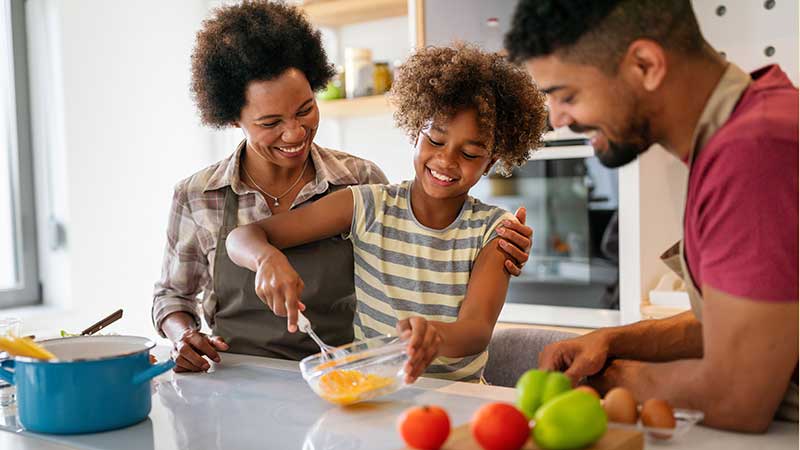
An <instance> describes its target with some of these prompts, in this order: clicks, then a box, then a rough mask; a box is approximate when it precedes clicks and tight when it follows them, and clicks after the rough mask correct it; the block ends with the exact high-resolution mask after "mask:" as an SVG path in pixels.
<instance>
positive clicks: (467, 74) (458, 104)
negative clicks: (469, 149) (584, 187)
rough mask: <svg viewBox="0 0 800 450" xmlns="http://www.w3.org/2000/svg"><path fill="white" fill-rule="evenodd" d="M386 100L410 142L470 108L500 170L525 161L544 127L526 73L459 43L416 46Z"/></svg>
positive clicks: (538, 96)
mask: <svg viewBox="0 0 800 450" xmlns="http://www.w3.org/2000/svg"><path fill="white" fill-rule="evenodd" d="M390 101H391V102H392V104H394V106H395V107H396V108H397V110H396V111H395V113H394V119H395V123H396V124H397V126H398V127H400V128H402V129H403V130H405V131H406V134H407V135H408V136H409V138H410V139H411V141H412V142H414V141H415V140H416V138H417V136H418V135H419V132H420V130H422V129H423V128H424V127H425V126H427V125H428V124H429V123H430V122H431V121H432V120H440V119H446V118H449V117H452V116H453V115H454V114H456V113H457V112H458V111H461V110H463V109H467V108H474V109H475V110H477V112H478V127H479V129H480V130H481V133H485V134H486V136H487V137H488V141H489V144H488V145H489V149H488V150H489V152H490V154H491V155H492V157H494V158H497V159H498V162H499V167H498V172H500V173H505V174H507V173H509V172H510V171H511V169H512V168H513V166H521V165H522V164H524V163H525V162H526V161H527V160H528V158H529V157H530V152H531V151H532V150H533V149H536V148H538V147H539V146H540V145H541V136H542V133H544V131H545V130H546V123H547V111H546V109H545V103H544V95H543V94H542V93H541V92H540V91H539V89H537V87H536V85H535V84H534V82H533V80H532V79H531V77H530V75H528V73H527V72H525V70H524V69H522V68H521V67H518V66H515V65H513V64H511V63H510V62H508V61H507V60H506V59H505V58H504V57H502V56H501V55H499V54H495V53H487V52H484V51H482V50H479V49H477V48H475V47H471V46H468V45H463V44H459V45H457V46H455V47H426V48H422V49H419V50H417V51H416V52H415V53H414V54H413V55H411V56H410V57H409V58H408V60H406V62H405V63H403V64H402V65H401V66H400V67H398V69H397V71H396V73H395V80H394V83H393V86H392V89H391V92H390Z"/></svg>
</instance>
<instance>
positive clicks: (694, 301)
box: [661, 64, 798, 422]
mask: <svg viewBox="0 0 800 450" xmlns="http://www.w3.org/2000/svg"><path fill="white" fill-rule="evenodd" d="M750 81H751V78H750V76H749V75H748V74H746V73H745V72H743V71H742V70H741V69H739V68H738V67H736V66H735V65H733V64H729V65H728V68H727V69H726V71H725V74H724V75H723V77H722V79H721V80H720V84H719V86H717V88H716V89H715V90H714V92H713V93H712V95H711V98H709V100H708V103H707V104H706V105H707V106H706V109H704V110H703V113H702V115H701V116H700V120H699V121H698V127H697V129H696V130H695V139H694V140H693V142H694V150H693V151H691V153H690V155H689V170H690V171H691V168H692V163H693V162H694V159H695V158H696V157H697V153H699V152H700V150H701V149H702V148H703V147H705V145H706V144H707V143H708V141H709V139H710V138H711V136H712V135H713V134H714V133H715V132H716V131H717V130H718V129H719V128H721V127H722V125H724V124H725V122H727V120H728V119H729V118H730V116H731V113H732V112H733V110H734V108H735V107H736V104H737V103H738V102H739V99H740V98H741V96H742V94H743V93H744V91H745V90H746V89H747V86H748V85H749V84H750ZM709 105H711V107H709ZM687 183H688V181H687ZM686 191H687V192H688V185H687V188H686ZM684 197H685V196H684ZM684 250H685V249H684V242H683V239H681V240H680V241H678V242H677V243H675V244H674V245H673V246H672V247H670V248H669V249H668V250H667V251H665V252H664V253H663V254H662V255H661V260H662V261H663V262H664V264H666V265H667V267H669V268H670V269H671V270H672V271H673V272H675V274H677V275H678V276H679V277H681V278H682V279H683V281H684V284H685V285H686V292H687V293H688V294H689V301H690V303H691V306H692V312H693V313H694V316H695V317H696V318H697V320H698V321H700V322H702V321H703V297H702V295H701V293H700V289H698V288H697V286H696V285H695V284H694V280H693V279H692V276H691V274H690V272H689V269H688V266H687V265H686V254H685V251H684ZM797 411H798V389H797V367H795V373H794V375H793V379H792V380H791V381H790V383H789V387H788V388H787V390H786V395H785V396H784V399H783V401H782V402H781V405H780V407H779V408H778V411H777V412H776V414H775V417H776V418H778V419H784V420H791V421H795V422H797V419H798V418H797Z"/></svg>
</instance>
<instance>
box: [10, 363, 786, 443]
mask: <svg viewBox="0 0 800 450" xmlns="http://www.w3.org/2000/svg"><path fill="white" fill-rule="evenodd" d="M159 350H161V352H158V353H161V354H162V355H163V349H159ZM213 370H214V371H213V372H211V373H206V374H175V373H172V372H168V373H167V374H165V375H162V376H161V377H159V378H158V379H157V380H156V382H155V383H154V394H153V409H152V411H151V413H150V416H149V418H148V419H146V420H145V421H143V422H141V423H139V424H137V425H134V426H131V427H128V428H125V429H122V430H116V431H110V432H106V433H96V434H86V435H75V436H61V435H41V434H34V433H28V432H26V431H24V430H17V431H16V432H10V431H11V430H12V429H13V428H14V427H13V425H14V420H13V419H14V416H8V412H7V413H6V417H5V422H4V423H5V424H6V425H5V427H3V426H0V430H5V431H0V449H15V450H63V449H121V450H128V449H130V450H148V449H153V450H156V449H157V450H174V449H192V450H217V449H220V450H221V449H236V450H247V449H267V448H274V449H303V450H320V449H383V448H386V449H401V448H403V443H402V441H401V439H400V437H399V435H398V434H397V432H396V431H395V420H396V419H397V417H398V416H399V415H400V413H401V412H402V411H403V410H405V409H406V408H408V407H410V406H412V405H419V404H426V403H427V404H436V405H440V406H442V407H444V408H445V409H446V410H447V411H448V413H449V414H450V418H451V420H452V422H453V425H454V426H456V425H460V424H463V423H466V422H468V421H469V419H470V417H471V416H472V414H473V412H474V411H475V410H476V409H477V408H478V407H479V406H480V405H482V404H483V403H485V402H486V401H487V400H493V401H497V400H500V401H508V402H513V401H514V390H513V389H509V388H501V387H494V386H480V385H474V384H467V383H453V382H446V381H440V380H433V379H421V380H420V381H418V382H417V383H416V384H414V385H413V386H410V387H407V388H405V389H402V390H400V391H398V392H396V393H394V394H392V395H389V396H386V397H383V398H381V399H377V400H376V401H373V402H369V403H364V404H361V405H356V406H355V407H351V408H339V407H336V406H334V405H331V404H329V403H326V402H325V401H323V400H322V399H320V398H318V397H317V396H316V395H315V394H314V393H313V392H312V391H311V389H310V388H309V387H308V386H307V385H306V383H305V381H304V380H303V379H302V377H301V376H300V373H299V370H298V367H297V363H296V362H292V361H282V360H274V359H268V358H259V357H252V356H244V355H233V354H223V362H222V363H221V364H219V365H216V366H215V367H214V369H213ZM0 423H3V422H2V421H0ZM9 425H11V426H10V427H9ZM665 447H673V448H681V449H697V450H700V449H726V450H737V449H741V450H745V449H747V450H750V449H763V450H766V449H770V450H771V449H797V448H798V427H797V424H796V423H795V424H790V423H782V422H776V423H774V424H773V426H772V428H771V429H770V431H769V432H768V433H767V434H765V435H746V434H738V433H729V432H722V431H717V430H712V429H709V428H705V427H700V426H698V427H695V428H693V429H692V430H690V431H689V433H688V434H687V435H685V436H683V437H682V438H681V439H680V440H679V441H678V442H674V443H671V444H666V445H664V444H659V445H648V448H665Z"/></svg>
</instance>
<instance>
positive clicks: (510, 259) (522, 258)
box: [497, 207, 533, 277]
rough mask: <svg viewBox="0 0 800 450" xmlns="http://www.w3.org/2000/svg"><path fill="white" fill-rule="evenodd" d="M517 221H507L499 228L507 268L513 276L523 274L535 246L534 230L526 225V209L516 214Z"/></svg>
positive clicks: (521, 208) (519, 210) (522, 208)
mask: <svg viewBox="0 0 800 450" xmlns="http://www.w3.org/2000/svg"><path fill="white" fill-rule="evenodd" d="M514 215H515V216H517V220H518V221H519V222H517V221H514V220H506V221H503V223H502V224H501V225H500V226H498V227H497V234H498V235H499V236H500V249H502V250H503V252H505V253H506V256H507V258H506V262H505V268H506V270H507V271H508V273H510V274H511V275H513V276H515V277H516V276H519V274H520V273H522V267H523V266H524V265H525V263H526V262H527V261H528V257H529V256H530V251H531V245H532V244H533V228H531V227H529V226H527V225H525V219H526V215H527V211H526V210H525V208H524V207H520V208H519V209H517V212H516V213H515V214H514Z"/></svg>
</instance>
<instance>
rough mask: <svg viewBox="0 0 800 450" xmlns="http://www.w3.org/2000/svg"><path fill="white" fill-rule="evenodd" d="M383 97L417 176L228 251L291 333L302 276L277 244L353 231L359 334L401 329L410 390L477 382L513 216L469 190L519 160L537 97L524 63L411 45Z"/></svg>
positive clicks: (527, 144) (302, 213)
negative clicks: (420, 383) (427, 382)
mask: <svg viewBox="0 0 800 450" xmlns="http://www.w3.org/2000/svg"><path fill="white" fill-rule="evenodd" d="M390 95H391V102H392V103H393V104H394V105H395V106H396V108H397V111H396V113H395V120H396V122H397V124H398V126H400V127H401V128H403V129H404V130H405V131H406V132H407V134H408V135H409V137H410V139H411V141H412V142H413V143H414V145H415V152H414V170H415V177H414V179H413V180H411V181H404V182H402V183H400V184H396V185H365V186H351V187H350V188H349V189H343V190H341V191H338V192H334V193H332V194H330V195H328V196H326V197H324V198H322V199H320V200H318V201H316V202H314V203H312V204H310V205H308V206H304V207H302V208H298V209H295V210H292V211H289V212H287V213H284V214H280V215H276V216H272V217H270V218H268V219H265V220H261V221H259V222H256V223H253V224H250V225H245V226H242V227H239V228H237V229H236V230H234V231H233V232H231V234H230V235H229V237H228V241H227V250H228V253H229V255H230V258H231V260H232V261H234V262H235V263H236V264H239V265H241V266H243V267H246V268H249V269H250V270H253V271H255V272H256V281H255V283H256V292H257V293H258V294H259V297H261V298H262V299H263V300H264V302H265V303H266V304H267V305H268V306H269V307H270V308H271V309H272V310H273V311H275V312H276V314H279V315H283V314H286V315H288V328H289V331H295V330H296V320H297V310H300V311H302V310H303V309H304V305H303V303H302V300H301V298H302V296H301V294H302V291H303V281H302V280H301V279H300V277H299V276H298V275H297V273H296V272H295V270H294V269H293V268H292V267H291V265H290V264H289V263H288V261H287V259H286V257H285V256H284V255H283V254H282V253H281V252H280V250H279V249H286V248H289V247H295V246H298V245H301V244H304V243H307V242H312V241H315V240H318V239H324V238H327V237H331V236H335V235H338V234H343V233H349V239H350V240H351V241H352V243H353V253H354V257H355V286H356V298H357V304H356V313H355V319H354V323H353V327H354V335H355V338H356V339H365V338H370V337H374V336H378V335H383V334H387V333H390V332H392V331H394V330H395V329H396V330H397V331H398V332H399V333H401V334H406V335H409V338H410V341H409V356H410V357H409V363H408V365H407V366H406V373H407V374H408V377H407V382H413V381H414V380H415V379H416V378H417V377H418V376H419V375H421V374H422V372H423V371H424V370H425V369H426V368H428V370H427V373H428V374H429V375H431V376H436V377H441V378H448V379H452V380H461V381H477V380H479V379H480V378H481V375H482V373H483V368H484V366H485V364H486V360H487V358H488V354H487V352H486V347H487V345H488V344H489V339H490V338H491V336H492V331H493V329H494V325H495V322H496V321H497V317H498V315H499V314H500V310H501V308H502V306H503V303H504V301H505V295H506V290H507V288H508V277H509V275H508V273H507V272H506V271H505V270H504V260H505V256H504V255H503V253H502V251H501V247H500V246H501V245H502V244H500V241H501V240H499V239H495V237H497V235H498V233H502V231H501V229H502V223H503V222H504V221H510V220H515V219H514V216H513V215H511V214H510V213H508V212H506V211H504V210H502V209H500V208H497V207H494V206H490V205H486V204H483V203H481V202H480V201H478V200H477V199H474V198H472V197H470V196H469V195H468V194H469V190H470V188H471V187H472V186H474V185H475V183H477V182H478V180H480V177H481V176H482V175H487V174H488V173H489V170H490V169H491V168H492V166H493V165H494V164H495V163H499V164H500V165H501V167H500V168H501V170H504V171H507V170H509V169H510V168H511V167H512V166H514V165H521V164H523V163H525V162H526V161H527V159H528V157H529V152H530V149H533V148H536V147H537V146H538V145H539V143H540V137H541V134H542V132H543V131H544V129H545V120H546V111H545V107H544V99H543V96H542V95H541V94H540V93H539V91H538V90H537V89H536V87H535V86H534V84H533V82H532V80H531V79H530V77H529V76H528V75H527V74H526V73H525V72H524V71H523V70H522V69H520V68H518V67H515V66H513V65H511V64H510V63H508V62H507V61H505V60H504V59H503V58H502V57H501V56H498V55H495V54H489V53H485V52H482V51H480V50H477V49H475V48H472V47H464V46H462V47H459V48H435V47H428V48H424V49H421V50H419V51H417V52H416V53H415V54H414V55H412V56H411V57H410V58H409V59H408V61H407V62H406V63H405V64H403V65H402V66H401V67H400V68H398V71H397V74H396V77H395V82H394V86H393V87H392V91H391V93H390ZM320 264H325V261H320ZM437 356H438V358H437V359H436V361H434V362H433V364H432V365H430V367H428V365H429V364H431V361H433V359H434V358H436V357H437Z"/></svg>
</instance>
